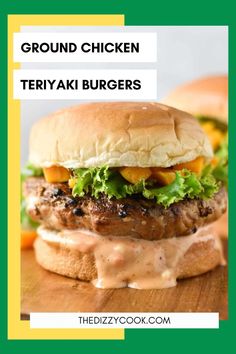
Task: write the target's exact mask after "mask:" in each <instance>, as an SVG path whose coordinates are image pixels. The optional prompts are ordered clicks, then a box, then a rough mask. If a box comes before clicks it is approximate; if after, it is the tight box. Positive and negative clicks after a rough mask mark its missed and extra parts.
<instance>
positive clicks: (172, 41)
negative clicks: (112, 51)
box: [21, 26, 228, 165]
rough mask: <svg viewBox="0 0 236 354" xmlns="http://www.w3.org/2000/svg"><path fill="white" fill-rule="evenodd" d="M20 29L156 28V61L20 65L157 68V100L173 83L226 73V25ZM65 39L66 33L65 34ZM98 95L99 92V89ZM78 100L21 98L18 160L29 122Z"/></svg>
mask: <svg viewBox="0 0 236 354" xmlns="http://www.w3.org/2000/svg"><path fill="white" fill-rule="evenodd" d="M21 31H22V32H68V33H70V32H80V33H83V32H112V31H114V32H117V31H122V32H157V63H152V64H146V63H137V64H132V63H127V64H126V63H120V64H119V63H104V64H102V63H99V64H96V63H78V64H77V63H56V64H54V63H40V64H37V63H32V64H30V63H24V64H22V65H21V68H22V69H37V68H38V69H98V68H101V69H104V68H107V69H114V70H116V69H157V81H158V82H157V91H158V94H157V96H158V97H157V101H158V100H160V99H162V98H163V97H164V96H165V95H166V94H167V93H168V92H169V91H170V90H172V89H173V88H175V86H177V85H179V84H182V83H184V82H186V81H189V80H193V79H197V78H199V77H202V76H206V75H214V74H228V28H227V26H155V27H143V26H142V27H140V26H139V27H133V26H132V27H131V26H129V27H119V28H118V27H74V26H71V27H63V26H60V27H54V26H50V27H47V26H43V27H39V26H33V27H31V26H27V27H25V26H22V27H21ZM68 40H69V34H68ZM101 96H102V93H101ZM81 102H83V101H82V100H50V101H49V100H22V101H21V164H22V165H24V164H25V163H26V162H27V159H28V139H29V131H30V128H31V126H32V124H33V123H34V122H35V121H36V120H38V119H39V118H41V117H43V116H45V115H47V114H49V113H51V112H53V111H55V110H58V109H60V108H64V107H68V106H71V105H76V104H78V103H81Z"/></svg>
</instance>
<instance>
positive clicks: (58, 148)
mask: <svg viewBox="0 0 236 354" xmlns="http://www.w3.org/2000/svg"><path fill="white" fill-rule="evenodd" d="M198 156H204V157H205V158H210V157H211V156H212V148H211V145H210V143H209V141H208V138H207V137H206V135H205V134H204V132H203V130H202V128H201V127H200V125H199V123H198V122H197V120H196V119H194V118H193V117H192V116H191V115H189V114H188V113H185V112H181V111H179V110H177V109H174V108H171V107H168V106H164V105H162V104H158V103H147V102H145V103H141V102H108V103H107V102H103V103H90V104H82V105H79V106H75V107H71V108H66V109H63V110H61V111H59V112H56V113H54V114H52V115H50V116H48V117H46V118H43V119H41V120H39V121H38V122H37V123H36V124H34V126H33V127H32V130H31V134H30V156H29V161H30V162H31V163H33V164H34V165H36V166H41V167H49V166H52V165H59V166H64V167H66V168H77V167H97V166H103V165H107V166H110V167H119V166H139V167H151V166H161V167H169V166H172V165H175V164H178V163H182V162H186V161H191V160H193V159H195V158H197V157H198Z"/></svg>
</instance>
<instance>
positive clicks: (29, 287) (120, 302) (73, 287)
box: [21, 250, 228, 319]
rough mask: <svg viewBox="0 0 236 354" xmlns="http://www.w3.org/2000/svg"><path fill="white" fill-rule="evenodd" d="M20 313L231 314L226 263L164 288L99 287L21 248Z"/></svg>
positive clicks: (23, 314) (225, 317)
mask: <svg viewBox="0 0 236 354" xmlns="http://www.w3.org/2000/svg"><path fill="white" fill-rule="evenodd" d="M21 285H22V289H21V316H22V319H28V318H29V313H30V312H219V313H220V319H227V317H228V308H227V307H228V297H227V267H218V268H216V269H215V270H213V271H211V272H208V273H206V274H204V275H201V276H198V277H194V278H191V279H185V280H181V281H179V282H178V285H177V286H176V287H174V288H169V289H163V290H135V289H127V288H125V289H114V290H113V289H109V290H103V289H96V288H94V287H93V286H92V285H91V284H89V283H86V282H81V281H78V280H74V279H70V278H66V277H63V276H60V275H57V274H53V273H50V272H48V271H46V270H44V269H43V268H41V267H40V266H39V265H38V264H37V263H36V261H35V259H34V253H33V250H25V251H22V266H21Z"/></svg>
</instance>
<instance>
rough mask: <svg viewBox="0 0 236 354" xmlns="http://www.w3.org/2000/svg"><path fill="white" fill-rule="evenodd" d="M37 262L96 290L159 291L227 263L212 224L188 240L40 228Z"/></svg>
mask: <svg viewBox="0 0 236 354" xmlns="http://www.w3.org/2000/svg"><path fill="white" fill-rule="evenodd" d="M38 234H39V237H38V239H37V240H36V242H35V252H36V259H37V261H38V263H39V264H40V265H41V266H42V267H44V268H46V269H48V270H50V271H53V272H56V273H59V274H62V275H65V276H68V277H71V278H76V279H80V280H85V281H91V282H92V283H93V284H94V285H95V286H96V287H99V288H122V287H131V288H136V289H162V288H168V287H172V286H175V285H176V279H178V278H186V277H191V276H195V275H199V274H202V273H205V272H207V271H209V270H211V269H213V268H214V267H216V266H217V265H219V264H221V265H223V264H225V262H224V259H223V256H222V246H221V242H220V240H219V238H218V236H217V235H216V234H215V228H214V226H213V225H210V226H207V227H204V228H201V229H199V230H198V231H197V232H196V233H195V234H192V235H190V236H184V237H178V238H172V239H163V240H159V241H147V240H140V239H132V238H124V237H123V238H120V237H112V236H110V237H103V236H99V235H98V234H94V233H91V232H88V231H85V230H70V231H69V230H63V231H61V232H57V231H52V230H49V229H46V228H44V227H42V226H41V227H39V229H38Z"/></svg>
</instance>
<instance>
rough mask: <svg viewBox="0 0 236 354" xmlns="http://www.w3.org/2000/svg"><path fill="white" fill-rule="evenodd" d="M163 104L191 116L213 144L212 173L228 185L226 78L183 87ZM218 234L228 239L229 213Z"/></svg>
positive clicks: (170, 94) (221, 223)
mask: <svg viewBox="0 0 236 354" xmlns="http://www.w3.org/2000/svg"><path fill="white" fill-rule="evenodd" d="M162 102H163V103H164V104H166V105H168V106H173V107H176V108H178V109H180V110H183V111H186V112H189V113H191V114H192V115H194V116H195V117H196V118H197V119H198V120H199V122H200V123H201V125H202V127H203V129H204V131H205V133H206V134H207V135H208V138H209V140H210V142H211V144H212V147H213V150H214V153H215V154H214V158H213V160H212V169H213V171H212V173H213V175H214V176H215V178H216V179H217V180H219V181H222V182H223V183H224V184H225V185H226V186H227V184H228V76H227V75H219V76H209V77H204V78H200V79H198V80H194V81H191V82H188V83H185V84H183V85H181V86H178V87H177V88H175V89H174V90H173V91H172V92H170V93H169V94H168V95H167V96H166V97H165V98H164V99H163V100H162ZM217 227H218V232H219V233H220V234H221V236H222V237H227V235H228V213H227V212H226V213H225V214H224V215H223V216H222V218H221V219H220V220H219V221H218V225H217Z"/></svg>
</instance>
